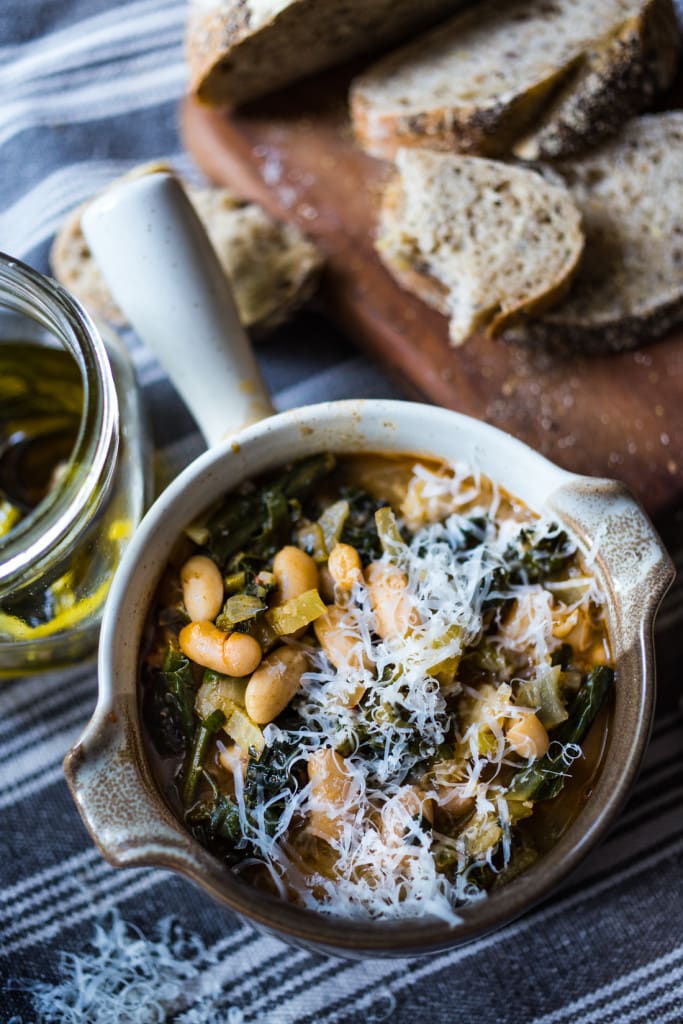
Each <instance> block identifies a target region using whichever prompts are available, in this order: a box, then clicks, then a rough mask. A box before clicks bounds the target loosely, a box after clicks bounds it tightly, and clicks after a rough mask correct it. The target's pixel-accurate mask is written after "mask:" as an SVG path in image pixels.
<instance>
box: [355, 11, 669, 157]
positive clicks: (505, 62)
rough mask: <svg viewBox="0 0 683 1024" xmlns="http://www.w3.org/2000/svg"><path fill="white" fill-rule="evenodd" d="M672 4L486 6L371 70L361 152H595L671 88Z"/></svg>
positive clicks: (359, 119)
mask: <svg viewBox="0 0 683 1024" xmlns="http://www.w3.org/2000/svg"><path fill="white" fill-rule="evenodd" d="M678 48H679V32H678V26H677V21H676V15H675V11H674V8H673V3H672V0H599V2H596V0H507V2H506V0H485V2H484V3H482V4H480V5H479V6H478V7H476V8H474V9H472V10H468V11H465V12H464V13H461V14H459V15H458V16H457V17H455V18H453V19H451V20H450V21H448V22H447V23H446V24H445V25H442V26H439V27H438V28H436V29H433V30H432V31H430V32H428V33H427V34H426V35H423V36H422V37H421V38H419V39H417V40H416V41H414V42H413V43H410V44H409V45H407V46H405V47H403V48H401V49H399V50H397V51H395V52H394V53H392V54H390V55H389V56H387V57H385V58H383V59H382V60H380V61H379V62H377V63H375V64H374V65H372V66H371V67H370V68H369V69H368V70H367V71H366V72H365V73H363V74H361V75H360V76H359V77H358V78H356V80H355V82H354V83H353V86H352V90H351V112H352V119H353V125H354V130H355V133H356V136H357V138H358V140H359V142H360V144H361V145H362V146H363V147H364V148H365V149H366V150H367V151H368V152H370V153H372V154H373V155H375V156H378V157H384V158H386V159H393V157H394V155H395V153H396V150H397V149H398V148H399V147H400V146H404V147H405V146H424V147H426V148H428V149H433V150H441V151H450V152H457V153H471V154H479V155H484V156H502V155H505V154H510V153H511V152H515V153H516V155H518V156H520V157H522V158H523V159H538V158H540V157H545V158H550V159H552V158H555V157H559V156H562V155H566V154H569V153H573V152H576V151H578V150H580V149H581V148H582V147H584V146H585V145H588V144H593V143H594V142H595V141H596V140H597V139H598V138H600V137H602V136H603V135H605V134H607V133H609V132H611V131H615V130H617V128H618V126H619V125H620V124H621V123H623V121H624V120H626V118H628V117H630V116H631V115H632V114H633V113H635V112H637V111H638V110H642V109H643V108H644V107H645V106H646V105H647V103H648V102H649V101H650V100H651V98H652V96H653V95H654V94H655V93H656V92H657V91H659V90H661V89H664V88H665V87H666V86H667V85H668V84H669V83H670V82H671V80H672V78H673V76H674V73H675V70H676V61H677V54H678Z"/></svg>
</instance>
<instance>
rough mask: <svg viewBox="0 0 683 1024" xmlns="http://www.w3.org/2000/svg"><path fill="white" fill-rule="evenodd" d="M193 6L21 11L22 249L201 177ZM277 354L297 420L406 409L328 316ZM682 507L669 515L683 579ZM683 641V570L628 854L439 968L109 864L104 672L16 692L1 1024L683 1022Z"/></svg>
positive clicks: (14, 216) (17, 53)
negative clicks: (309, 933)
mask: <svg viewBox="0 0 683 1024" xmlns="http://www.w3.org/2000/svg"><path fill="white" fill-rule="evenodd" d="M184 8H185V4H184V2H178V0H120V2H115V0H1V2H0V58H1V59H0V100H1V102H0V249H2V250H4V251H6V252H9V253H11V254H13V255H15V256H18V257H20V258H21V259H24V260H26V261H27V262H29V263H31V264H32V265H33V266H35V267H36V268H38V269H39V270H43V271H46V270H47V269H48V267H47V253H48V248H49V244H50V241H51V238H52V236H53V234H54V231H55V229H56V228H57V227H58V225H59V224H60V223H61V221H62V219H63V218H64V215H65V214H66V213H67V211H68V210H70V209H71V208H72V207H73V206H75V205H76V204H77V203H79V202H81V201H83V200H84V199H86V198H87V197H88V196H90V195H91V194H92V193H93V192H94V191H96V190H97V189H98V188H100V187H101V186H103V185H104V184H105V183H107V182H108V181H109V180H111V179H112V178H114V177H115V176H117V175H118V174H120V173H121V172H123V171H125V170H126V169H128V168H129V167H131V166H133V165H134V164H136V163H140V162H141V161H144V160H149V159H153V158H166V159H169V160H171V161H172V162H173V163H174V164H175V165H176V166H177V167H179V168H180V169H181V170H183V171H185V172H187V173H192V169H191V167H190V165H189V161H188V159H187V157H185V156H183V154H182V153H181V147H180V142H179V139H178V134H177V104H178V100H179V99H180V97H181V96H182V94H183V92H184V88H185V69H184V65H183V59H182V51H181V37H182V27H183V19H184V14H185V10H184ZM126 341H127V342H128V344H129V345H130V347H131V350H132V354H133V360H134V363H135V367H136V371H137V375H138V380H139V383H140V385H141V388H142V390H143V395H144V400H145V403H146V405H147V407H148V410H149V412H150V415H151V421H152V426H153V431H154V441H155V445H156V448H157V452H158V458H159V462H160V465H161V467H162V473H163V475H165V476H166V477H170V476H171V475H173V473H175V472H177V470H178V469H179V468H181V467H182V466H183V465H184V464H186V463H187V462H188V461H189V460H190V459H191V458H192V457H193V456H194V455H195V454H197V453H198V452H199V451H200V450H201V447H202V444H201V441H200V438H199V436H198V434H197V433H196V430H195V428H194V425H193V422H192V420H191V419H190V417H189V415H188V414H187V412H186V411H185V410H184V409H183V407H182V405H181V404H180V402H179V399H178V398H177V396H176V394H175V392H174V391H173V389H172V387H171V385H170V384H169V383H168V381H167V380H165V378H164V375H163V373H162V371H161V370H160V368H159V366H158V365H157V363H156V362H155V361H154V359H153V358H152V357H151V356H150V355H149V354H148V353H147V352H146V351H145V350H144V349H142V347H141V346H140V345H139V344H138V343H137V342H136V341H135V339H134V338H132V337H130V336H127V337H126ZM321 342H323V343H322V344H321ZM259 357H260V360H261V363H262V366H263V370H264V373H265V376H266V379H267V381H268V383H269V385H270V387H271V388H272V390H273V392H274V394H275V399H276V404H277V406H278V408H288V407H292V406H296V405H299V404H302V403H306V402H310V401H319V400H322V399H331V398H342V397H359V396H368V397H370V396H373V397H397V395H398V392H397V391H396V390H395V389H394V387H393V386H392V385H391V384H390V383H389V381H388V380H387V379H386V378H385V376H384V374H383V373H382V372H381V371H380V370H379V369H377V368H376V367H375V366H373V365H372V364H371V363H370V362H369V361H368V360H367V359H365V358H364V357H362V356H361V355H360V354H359V353H358V352H357V351H356V350H354V349H353V347H352V346H351V345H350V344H349V343H348V342H347V341H346V340H345V339H344V338H343V337H342V336H341V335H340V334H339V333H338V332H337V331H336V330H335V329H334V328H333V327H332V326H331V325H330V324H329V323H328V322H327V321H325V320H324V319H323V318H322V317H321V316H320V315H318V314H314V313H308V314H305V315H301V316H300V317H298V318H297V320H296V322H295V323H293V324H292V325H290V326H289V327H287V328H283V329H281V330H280V331H278V332H277V333H276V334H275V335H274V336H273V337H271V338H270V340H269V341H268V342H267V343H265V344H263V345H262V346H261V347H260V348H259ZM677 412H678V414H679V415H680V410H678V411H677ZM679 456H680V457H679V458H678V462H679V464H683V453H679ZM682 512H683V510H681V509H672V510H671V511H670V513H669V514H668V515H666V516H663V517H662V519H661V520H660V521H659V522H658V524H657V525H658V527H659V529H660V531H661V532H662V534H663V536H664V539H665V541H666V543H667V544H668V546H669V549H670V550H671V552H672V554H673V555H674V557H676V558H677V561H678V565H679V570H680V569H681V567H682V566H683V514H682ZM682 631H683V583H682V581H681V578H680V574H679V580H678V582H677V584H676V586H675V587H674V589H673V591H672V593H671V594H670V596H669V598H668V599H667V601H666V602H665V605H664V607H663V609H662V613H661V615H660V618H659V623H658V627H657V649H658V671H659V686H660V693H659V700H658V714H657V718H656V722H655V728H654V734H653V738H652V743H651V745H650V748H649V753H648V755H647V759H646V762H645V766H644V769H643V772H642V774H641V776H640V779H639V782H638V784H637V786H636V789H635V791H634V793H633V797H632V799H631V800H630V802H629V804H628V805H627V807H626V808H625V810H624V812H623V813H622V815H621V817H620V818H619V820H618V822H617V824H616V825H615V827H614V828H613V830H612V832H611V834H610V835H609V837H608V838H607V840H606V841H605V842H604V843H603V844H602V846H601V847H600V848H599V849H597V850H596V851H595V852H594V853H593V854H592V855H591V856H590V857H589V858H588V860H587V861H586V862H584V864H583V865H582V867H581V868H580V869H579V871H578V872H577V873H575V874H574V875H573V876H572V877H571V878H570V879H569V880H568V881H567V882H566V883H565V884H564V885H563V887H562V888H561V889H560V890H559V891H558V892H557V893H556V894H555V895H554V896H553V897H552V899H550V900H548V901H546V902H545V903H543V904H541V905H539V906H537V907H536V908H535V909H533V910H532V911H531V912H530V913H528V914H527V915H526V916H525V917H523V918H522V919H520V920H519V921H517V922H515V923H513V924H511V925H509V926H508V927H506V928H504V929H502V930H501V931H498V932H497V933H496V934H494V935H492V936H488V937H486V938H484V939H481V940H479V941H477V942H474V943H471V944H470V945H467V946H465V947H463V948H460V949H458V950H456V951H454V952H450V953H444V954H441V955H438V956H435V957H433V958H429V959H409V960H400V961H383V960H366V961H362V962H357V963H349V962H344V961H341V960H333V959H328V958H323V957H317V956H314V955H311V954H309V953H306V952H303V951H301V950H296V949H293V948H291V947H289V946H288V945H286V944H285V943H283V942H280V941H278V940H276V939H273V938H266V937H263V936H262V935H259V934H258V933H257V932H255V931H254V930H253V929H252V928H251V927H250V926H248V925H246V924H244V923H243V922H241V921H240V920H238V919H237V918H236V917H235V916H234V915H232V914H230V913H229V912H228V911H226V910H225V909H223V908H221V907H220V906H218V905H217V904H216V903H214V902H213V901H212V900H211V899H209V897H208V896H205V895H204V894H203V893H202V892H201V890H199V889H197V888H196V887H195V886H193V885H191V884H190V883H189V882H186V881H184V880H183V879H181V878H179V877H178V876H177V875H173V874H170V873H169V872H166V871H163V870H158V869H154V868H149V869H132V870H116V869H114V868H112V867H110V866H109V865H108V864H107V863H105V861H104V860H103V859H102V858H101V857H100V855H99V854H98V852H97V851H96V849H95V848H94V846H93V844H92V842H91V841H90V839H89V837H88V835H87V833H86V831H85V828H84V826H83V825H82V823H81V819H80V817H79V815H78V813H77V811H76V808H75V806H74V804H73V803H72V801H71V798H70V796H69V794H68V791H67V787H66V784H65V782H64V779H63V776H62V767H61V764H62V759H63V756H64V754H65V752H66V750H67V749H68V747H69V746H70V745H71V744H72V743H73V741H74V740H75V739H76V738H77V736H78V735H79V733H80V731H81V730H82V728H83V727H84V725H85V724H86V722H87V720H88V718H89V716H90V713H91V711H92V709H93V707H94V704H95V697H96V673H95V667H94V664H93V663H92V662H91V663H88V664H83V665H80V666H78V667H76V668H74V669H73V670H71V671H69V672H68V673H63V674H60V675H52V676H47V677H36V678H31V679H23V680H16V681H9V682H2V683H0V1020H1V1021H5V1022H6V1021H12V1022H13V1024H19V1021H23V1022H24V1024H27V1022H29V1021H52V1020H57V1021H84V1022H87V1024H90V1022H93V1024H96V1022H105V1021H106V1022H109V1021H111V1022H117V1021H131V1022H136V1021H148V1020H168V1021H185V1022H188V1024H189V1022H191V1021H194V1022H216V1024H217V1022H219V1021H220V1022H229V1024H241V1022H244V1024H251V1022H254V1024H256V1022H258V1024H313V1022H314V1021H316V1022H317V1021H320V1022H326V1024H332V1022H339V1024H341V1022H344V1024H352V1022H364V1021H371V1020H390V1021H396V1022H397V1024H404V1022H405V1024H415V1021H424V1022H427V1024H431V1022H434V1024H494V1022H496V1024H499V1022H500V1024H518V1022H519V1024H527V1022H529V1024H532V1022H533V1024H590V1022H596V1024H597V1022H600V1024H617V1022H618V1024H626V1022H628V1024H641V1022H646V1021H647V1022H651V1024H666V1022H669V1021H672V1022H678V1024H680V1022H682V1021H683V810H682V809H681V801H682V798H683V717H682V714H681V706H680V703H679V701H680V693H681V679H682V678H683V676H682V671H681V657H682V653H683V652H682V650H681V634H682ZM342 927H343V925H342ZM179 964H184V965H185V967H184V969H181V967H179V966H178V965H179ZM136 972H137V975H136ZM135 975H136V976H137V977H138V985H137V988H135V987H134V986H133V985H132V983H131V978H132V977H133V976H135ZM142 977H144V978H146V979H147V980H145V981H142V980H140V978H142ZM117 979H118V981H117ZM117 986H118V987H117ZM69 1000H71V1004H72V1009H71V1010H69V1009H68V1005H69ZM157 1008H158V1016H153V1013H155V1012H157Z"/></svg>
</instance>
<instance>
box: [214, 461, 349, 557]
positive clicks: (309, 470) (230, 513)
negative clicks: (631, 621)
mask: <svg viewBox="0 0 683 1024" xmlns="http://www.w3.org/2000/svg"><path fill="white" fill-rule="evenodd" d="M334 464H335V458H334V456H333V455H331V454H329V453H324V454H322V455H313V456H311V457H310V458H308V459H302V460H301V461H300V462H297V463H295V464H294V465H293V466H292V467H291V468H290V469H289V470H287V471H286V472H285V473H284V474H282V475H281V476H280V477H278V478H277V479H275V480H271V481H270V482H268V483H265V484H262V485H261V486H260V487H255V488H254V489H253V490H251V491H248V492H246V493H242V494H236V495H231V496H230V497H229V498H228V499H227V500H226V501H224V502H223V503H222V504H221V506H220V508H219V509H217V510H216V511H215V512H214V513H213V515H212V516H211V517H210V518H209V520H208V522H207V524H206V529H207V531H208V535H209V536H208V541H207V545H206V546H207V549H208V552H209V554H210V555H211V557H212V558H213V559H214V561H215V562H216V563H217V564H218V565H220V566H222V567H223V569H224V570H225V569H226V568H227V567H228V565H229V563H230V560H231V559H232V558H233V556H234V555H236V554H238V553H239V552H242V553H243V556H244V558H246V559H249V560H251V561H252V562H256V563H258V562H261V563H265V562H267V561H268V559H270V558H272V557H273V555H274V554H275V552H276V551H277V550H278V548H279V547H281V546H282V544H283V543H285V542H286V541H287V539H288V537H289V534H290V531H291V528H292V523H293V522H294V521H296V519H297V517H298V516H299V515H300V503H301V502H302V501H303V500H305V499H306V498H307V497H308V496H309V495H310V494H311V493H312V491H313V490H314V488H315V486H316V484H317V483H318V482H319V481H320V480H321V479H322V478H323V477H325V476H327V475H328V474H329V473H330V472H331V471H332V469H333V468H334ZM241 568H243V567H242V566H233V565H231V572H236V571H239V570H240V569H241Z"/></svg>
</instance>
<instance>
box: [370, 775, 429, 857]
mask: <svg viewBox="0 0 683 1024" xmlns="http://www.w3.org/2000/svg"><path fill="white" fill-rule="evenodd" d="M406 817H408V818H410V819H420V818H426V819H427V821H428V822H429V824H430V825H433V824H434V807H433V804H432V801H431V799H426V798H425V794H424V793H423V791H422V790H421V789H419V788H418V787H417V786H404V787H403V789H402V790H401V791H400V793H399V794H398V798H397V799H396V800H394V801H391V802H389V803H387V804H386V805H385V806H384V808H383V810H382V820H381V826H380V827H381V832H382V837H383V838H384V840H385V842H389V843H394V842H396V841H397V840H398V841H400V842H402V841H403V839H404V838H405V836H406V834H407V833H408V832H409V830H410V828H411V824H410V822H407V821H406Z"/></svg>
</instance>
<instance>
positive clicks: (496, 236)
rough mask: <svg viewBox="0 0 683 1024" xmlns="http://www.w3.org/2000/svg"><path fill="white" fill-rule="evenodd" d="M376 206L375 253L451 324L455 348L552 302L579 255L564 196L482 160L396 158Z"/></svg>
mask: <svg viewBox="0 0 683 1024" xmlns="http://www.w3.org/2000/svg"><path fill="white" fill-rule="evenodd" d="M396 167H397V173H396V175H395V176H394V178H393V179H392V180H391V182H390V183H389V186H388V187H387V190H386V192H385V194H384V197H383V202H382V208H381V213H380V224H379V233H378V239H377V250H378V252H379V254H380V256H381V258H382V259H383V261H384V262H385V264H386V265H387V267H388V268H389V270H390V271H391V272H392V273H393V274H394V276H395V277H396V278H397V280H398V281H399V282H400V283H401V284H402V285H403V286H404V287H405V288H407V289H409V290H410V291H413V292H415V293H416V294H418V295H419V296H420V298H422V299H423V301H425V302H427V303H429V304H430V305H432V306H434V307H436V309H438V310H439V311H440V312H442V313H445V314H447V315H449V316H450V338H451V342H452V343H453V344H454V345H460V344H462V343H463V342H464V341H465V340H466V339H467V338H468V337H469V335H470V334H472V333H473V331H474V330H475V329H476V328H477V327H481V326H486V327H487V328H488V330H489V332H490V333H491V334H497V333H499V332H500V331H501V330H503V329H504V327H505V326H506V325H509V324H511V323H513V322H515V321H516V320H518V319H520V318H522V317H524V316H526V315H529V314H530V313H532V312H537V313H538V312H540V311H541V310H543V309H547V308H548V307H549V306H551V305H552V304H553V303H554V302H556V301H558V300H559V299H560V298H561V297H562V295H563V294H564V292H565V291H566V289H567V288H568V286H569V283H570V280H571V277H572V274H573V273H574V271H575V270H576V267H577V265H578V262H579V260H580V257H581V252H582V249H583V232H582V229H581V217H580V214H579V212H578V210H577V208H576V206H575V205H574V203H573V201H572V198H571V196H570V195H569V193H568V191H567V190H566V189H565V188H564V187H563V186H559V187H558V186H557V185H554V184H550V183H549V182H547V181H546V180H545V179H544V178H543V177H541V175H540V174H538V173H537V172H536V171H533V170H529V169H527V168H526V167H513V166H508V165H506V164H503V163H499V162H497V161H494V160H486V159H483V158H481V157H463V156H454V155H451V154H448V153H433V152H430V151H428V150H419V149H412V150H408V149H403V150H399V152H398V154H397V157H396Z"/></svg>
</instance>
